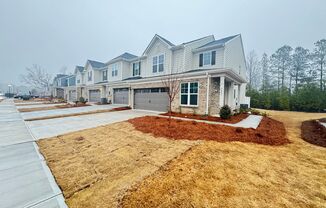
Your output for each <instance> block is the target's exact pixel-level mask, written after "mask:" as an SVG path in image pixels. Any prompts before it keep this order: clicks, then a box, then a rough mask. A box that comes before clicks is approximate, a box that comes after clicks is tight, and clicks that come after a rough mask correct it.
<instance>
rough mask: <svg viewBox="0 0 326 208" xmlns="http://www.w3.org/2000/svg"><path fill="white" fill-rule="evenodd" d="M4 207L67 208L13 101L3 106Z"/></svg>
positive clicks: (0, 192)
mask: <svg viewBox="0 0 326 208" xmlns="http://www.w3.org/2000/svg"><path fill="white" fill-rule="evenodd" d="M0 207H4V208H15V207H33V208H34V207H44V208H45V207H66V204H65V202H64V198H63V196H62V193H61V190H60V189H59V187H58V186H57V184H56V182H55V180H54V178H53V176H52V174H51V171H50V170H49V168H48V167H47V165H46V162H45V161H44V158H43V157H42V155H41V154H40V153H39V151H38V147H37V145H36V143H35V141H34V138H33V137H32V135H31V134H30V132H29V130H28V129H27V127H26V125H25V123H24V121H23V120H22V118H21V116H20V114H19V112H17V109H16V107H15V105H14V103H13V101H12V100H4V101H2V102H1V103H0Z"/></svg>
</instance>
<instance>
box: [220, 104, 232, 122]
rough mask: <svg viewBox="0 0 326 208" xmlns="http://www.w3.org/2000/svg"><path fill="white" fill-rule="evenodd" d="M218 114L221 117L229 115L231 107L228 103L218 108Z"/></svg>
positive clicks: (228, 116)
mask: <svg viewBox="0 0 326 208" xmlns="http://www.w3.org/2000/svg"><path fill="white" fill-rule="evenodd" d="M220 116H221V118H223V119H228V118H230V117H231V108H230V107H229V106H228V105H224V106H223V107H222V108H221V110H220Z"/></svg>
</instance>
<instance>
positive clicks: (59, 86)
mask: <svg viewBox="0 0 326 208" xmlns="http://www.w3.org/2000/svg"><path fill="white" fill-rule="evenodd" d="M66 77H67V75H65V74H57V75H56V76H55V77H54V79H53V83H52V90H51V91H52V96H53V97H56V98H62V99H63V98H64V97H65V92H64V91H65V88H66V87H67V86H68V82H67V79H66Z"/></svg>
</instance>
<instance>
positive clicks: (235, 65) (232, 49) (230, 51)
mask: <svg viewBox="0 0 326 208" xmlns="http://www.w3.org/2000/svg"><path fill="white" fill-rule="evenodd" d="M224 56H225V65H224V67H225V68H231V69H233V70H234V71H235V72H236V73H237V74H240V76H242V77H243V78H246V63H245V57H244V53H243V48H242V43H241V36H238V37H236V38H234V39H232V40H231V41H229V42H228V43H227V44H226V45H225V55H224Z"/></svg>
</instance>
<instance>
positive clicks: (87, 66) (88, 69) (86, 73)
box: [85, 64, 94, 85]
mask: <svg viewBox="0 0 326 208" xmlns="http://www.w3.org/2000/svg"><path fill="white" fill-rule="evenodd" d="M90 71H92V80H91V81H88V72H90ZM85 80H86V85H92V84H94V70H93V68H92V66H91V65H90V64H86V72H85Z"/></svg>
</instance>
